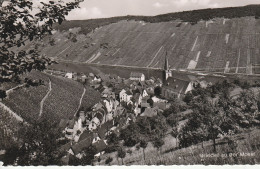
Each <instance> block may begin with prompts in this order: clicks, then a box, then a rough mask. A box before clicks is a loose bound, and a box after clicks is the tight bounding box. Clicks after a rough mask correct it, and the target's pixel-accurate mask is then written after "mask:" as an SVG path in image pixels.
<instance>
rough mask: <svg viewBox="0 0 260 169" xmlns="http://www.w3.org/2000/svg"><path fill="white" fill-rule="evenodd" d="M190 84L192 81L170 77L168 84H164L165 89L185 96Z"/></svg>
mask: <svg viewBox="0 0 260 169" xmlns="http://www.w3.org/2000/svg"><path fill="white" fill-rule="evenodd" d="M190 83H191V82H190V81H186V80H180V79H176V78H173V77H169V78H168V79H167V80H166V84H164V87H166V88H169V89H170V90H172V91H174V92H176V93H180V94H184V93H185V91H186V89H187V88H188V86H189V84H190Z"/></svg>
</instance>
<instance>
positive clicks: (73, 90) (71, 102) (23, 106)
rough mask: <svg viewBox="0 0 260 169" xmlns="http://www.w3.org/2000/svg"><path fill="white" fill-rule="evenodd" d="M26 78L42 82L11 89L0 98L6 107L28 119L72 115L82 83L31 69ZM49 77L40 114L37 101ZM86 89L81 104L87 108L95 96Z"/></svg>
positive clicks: (80, 93) (95, 94)
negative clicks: (6, 95) (39, 84)
mask: <svg viewBox="0 0 260 169" xmlns="http://www.w3.org/2000/svg"><path fill="white" fill-rule="evenodd" d="M26 77H29V78H31V79H42V80H44V85H41V86H37V87H33V86H30V87H28V88H27V87H23V88H19V89H17V90H15V91H14V92H12V93H10V95H9V97H8V98H7V99H5V100H4V101H3V103H4V104H5V105H6V106H8V107H9V108H10V109H11V110H13V111H14V112H15V113H17V114H18V115H19V116H21V117H22V118H24V119H25V121H28V122H30V121H33V120H37V119H40V118H42V117H46V118H47V119H49V120H54V121H57V120H59V119H61V118H72V117H73V116H74V114H75V112H76V111H77V108H78V106H79V100H80V98H81V96H82V93H83V91H84V87H83V85H82V84H80V83H78V82H75V81H72V80H69V79H65V78H62V77H55V76H51V75H48V74H44V73H40V72H35V71H34V72H32V73H30V74H29V75H27V76H26ZM49 80H50V81H51V87H52V90H51V91H50V94H49V95H48V97H46V100H45V101H44V102H43V106H42V115H40V109H41V106H40V103H41V101H42V100H43V98H44V97H45V96H46V94H47V92H48V91H49ZM86 89H87V90H86V94H85V96H84V97H85V100H87V101H85V102H84V105H82V106H84V107H90V106H92V105H94V104H95V103H96V102H97V101H98V100H99V95H98V93H97V92H96V91H94V90H93V89H91V88H86Z"/></svg>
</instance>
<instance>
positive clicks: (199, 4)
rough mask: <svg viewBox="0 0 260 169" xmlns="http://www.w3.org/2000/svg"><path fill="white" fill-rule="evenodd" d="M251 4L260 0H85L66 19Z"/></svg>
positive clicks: (150, 14) (154, 13) (152, 13)
mask: <svg viewBox="0 0 260 169" xmlns="http://www.w3.org/2000/svg"><path fill="white" fill-rule="evenodd" d="M39 1H45V2H46V1H49V0H33V2H37V3H39ZM63 1H71V0H63ZM249 4H260V0H84V2H82V3H81V4H80V6H81V8H79V9H75V10H73V11H71V12H70V14H69V16H67V17H66V19H68V20H84V19H93V18H107V17H114V16H125V15H144V16H154V15H159V14H165V13H172V12H180V11H187V10H195V9H205V8H223V7H235V6H245V5H249Z"/></svg>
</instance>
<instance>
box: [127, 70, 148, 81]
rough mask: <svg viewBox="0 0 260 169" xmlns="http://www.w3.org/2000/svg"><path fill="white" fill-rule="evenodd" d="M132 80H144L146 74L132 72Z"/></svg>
mask: <svg viewBox="0 0 260 169" xmlns="http://www.w3.org/2000/svg"><path fill="white" fill-rule="evenodd" d="M129 79H130V80H137V81H144V80H145V76H144V74H143V73H138V72H131V74H130V78H129Z"/></svg>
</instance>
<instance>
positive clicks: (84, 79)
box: [81, 75, 87, 83]
mask: <svg viewBox="0 0 260 169" xmlns="http://www.w3.org/2000/svg"><path fill="white" fill-rule="evenodd" d="M86 81H87V76H86V75H82V76H81V82H83V83H84V82H86Z"/></svg>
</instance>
